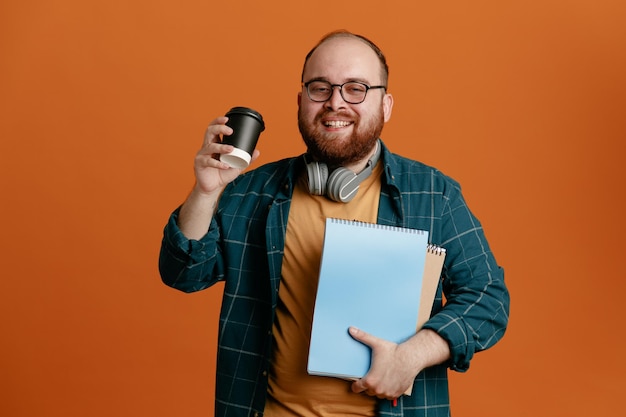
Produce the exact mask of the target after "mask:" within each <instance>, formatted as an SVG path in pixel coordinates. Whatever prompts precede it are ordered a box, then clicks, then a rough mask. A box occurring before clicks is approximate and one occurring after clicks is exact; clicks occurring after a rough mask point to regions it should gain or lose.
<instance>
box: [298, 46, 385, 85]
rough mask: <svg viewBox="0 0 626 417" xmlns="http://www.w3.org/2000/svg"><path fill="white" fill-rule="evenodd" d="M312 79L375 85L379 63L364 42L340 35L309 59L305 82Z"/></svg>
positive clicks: (379, 69) (379, 76)
mask: <svg viewBox="0 0 626 417" xmlns="http://www.w3.org/2000/svg"><path fill="white" fill-rule="evenodd" d="M313 78H322V79H327V80H328V81H331V82H345V81H348V80H360V81H365V82H369V83H378V82H380V80H381V64H380V61H379V59H378V56H377V55H376V53H375V52H374V51H373V50H372V48H370V46H369V45H367V44H366V43H365V42H363V41H361V40H359V39H357V38H352V37H346V36H339V37H335V38H331V39H328V40H327V41H325V42H324V43H322V44H321V45H320V46H318V47H317V49H316V50H315V51H314V52H313V54H312V55H311V58H309V60H308V62H307V63H306V66H305V67H304V80H305V81H306V80H310V79H313Z"/></svg>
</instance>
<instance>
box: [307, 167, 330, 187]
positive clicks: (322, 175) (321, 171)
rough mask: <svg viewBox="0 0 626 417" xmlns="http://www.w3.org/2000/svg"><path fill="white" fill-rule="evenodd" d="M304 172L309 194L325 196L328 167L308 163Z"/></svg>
mask: <svg viewBox="0 0 626 417" xmlns="http://www.w3.org/2000/svg"><path fill="white" fill-rule="evenodd" d="M306 172H307V178H308V184H309V193H311V194H312V195H324V194H326V181H327V180H328V166H326V164H323V163H318V162H309V163H308V164H306Z"/></svg>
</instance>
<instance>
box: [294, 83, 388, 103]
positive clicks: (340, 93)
mask: <svg viewBox="0 0 626 417" xmlns="http://www.w3.org/2000/svg"><path fill="white" fill-rule="evenodd" d="M315 82H322V83H326V84H328V85H330V90H331V92H330V95H329V96H328V98H327V99H326V100H315V99H313V98H312V97H311V93H310V92H309V85H311V84H312V83H315ZM346 84H359V85H362V86H363V87H365V94H364V95H363V100H361V101H358V102H356V103H354V102H351V101H348V100H346V98H345V97H344V96H343V86H344V85H346ZM302 86H303V87H304V89H305V90H306V95H307V97H309V99H310V100H311V101H313V102H315V103H325V102H327V101H328V100H330V99H331V98H332V97H333V93H334V92H335V87H339V95H340V96H341V98H342V99H343V101H345V102H346V103H349V104H361V103H363V102H364V101H365V99H366V98H367V93H368V92H369V91H370V90H376V89H379V88H382V89H384V90H387V86H386V85H367V84H365V83H363V82H361V81H346V82H345V83H343V84H332V83H330V82H329V81H326V80H315V79H314V80H309V81H307V82H305V83H302Z"/></svg>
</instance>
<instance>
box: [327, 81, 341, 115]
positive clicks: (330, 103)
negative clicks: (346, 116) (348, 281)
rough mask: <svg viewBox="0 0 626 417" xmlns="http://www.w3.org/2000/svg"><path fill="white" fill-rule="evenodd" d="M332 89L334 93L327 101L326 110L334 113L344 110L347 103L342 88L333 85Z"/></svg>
mask: <svg viewBox="0 0 626 417" xmlns="http://www.w3.org/2000/svg"><path fill="white" fill-rule="evenodd" d="M331 88H332V92H331V93H330V98H329V99H328V100H327V101H326V103H324V105H325V106H326V108H328V109H331V110H334V111H336V110H338V109H341V108H344V107H345V106H346V102H345V100H344V99H343V97H342V96H341V86H340V85H333V86H332V87H331Z"/></svg>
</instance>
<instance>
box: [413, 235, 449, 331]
mask: <svg viewBox="0 0 626 417" xmlns="http://www.w3.org/2000/svg"><path fill="white" fill-rule="evenodd" d="M445 258H446V250H445V249H444V248H442V247H440V246H437V245H433V244H432V243H429V244H428V246H427V247H426V262H425V264H424V275H423V276H422V294H421V297H420V308H419V312H418V315H417V330H419V329H420V328H421V327H422V326H423V325H424V323H426V322H427V321H428V319H429V318H430V312H431V310H432V309H433V302H434V301H435V294H436V293H437V286H438V285H439V278H440V277H441V270H442V268H443V261H444V259H445Z"/></svg>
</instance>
